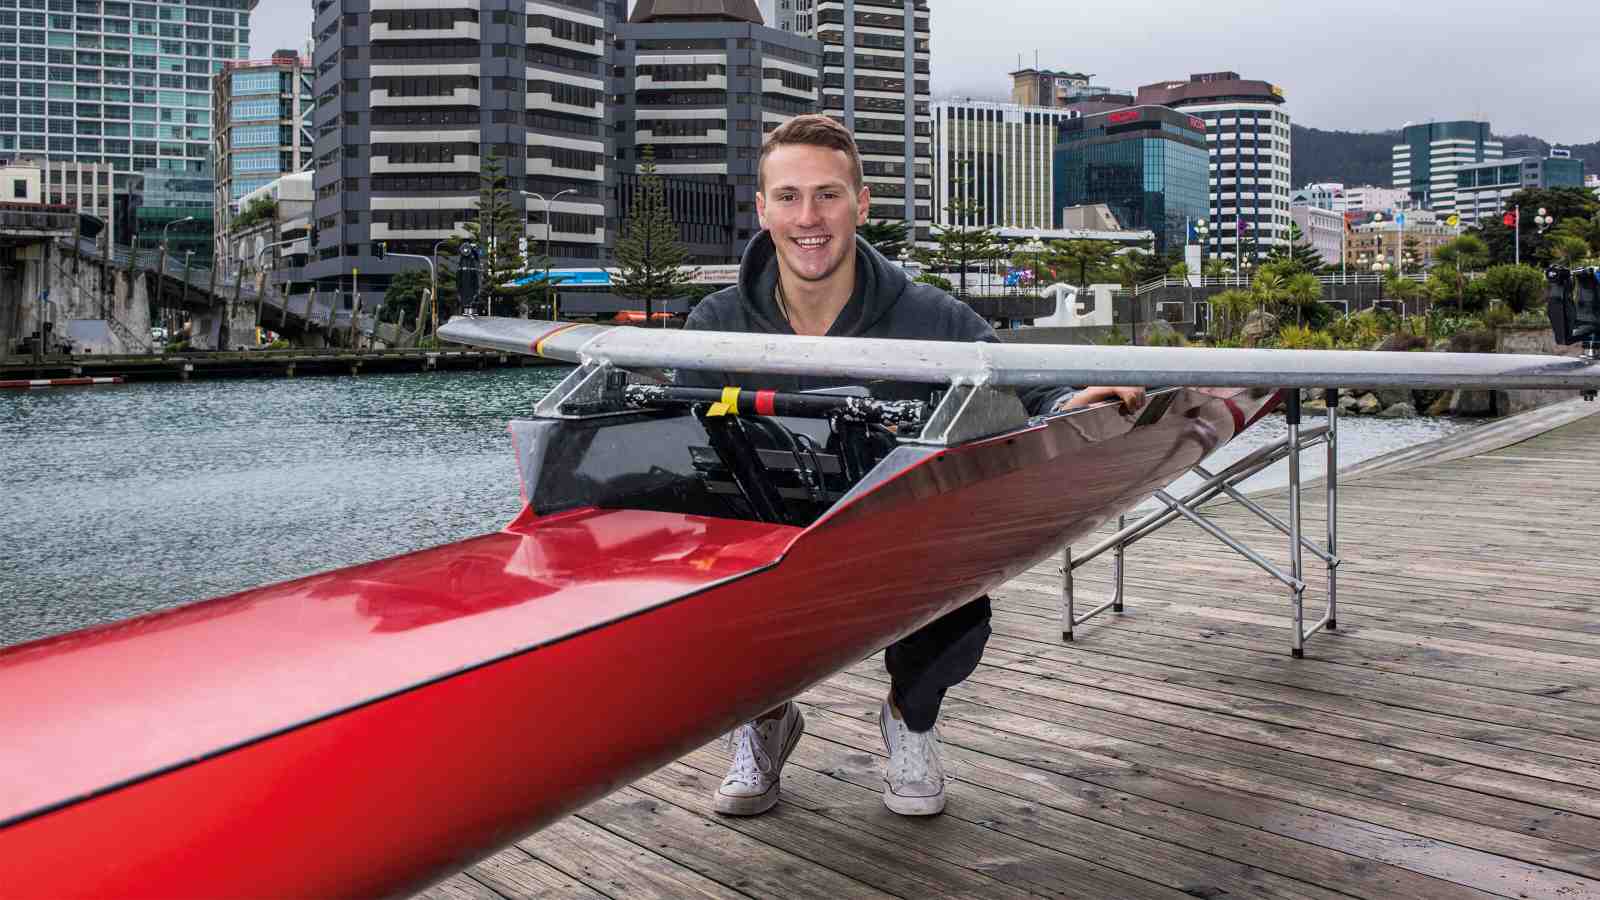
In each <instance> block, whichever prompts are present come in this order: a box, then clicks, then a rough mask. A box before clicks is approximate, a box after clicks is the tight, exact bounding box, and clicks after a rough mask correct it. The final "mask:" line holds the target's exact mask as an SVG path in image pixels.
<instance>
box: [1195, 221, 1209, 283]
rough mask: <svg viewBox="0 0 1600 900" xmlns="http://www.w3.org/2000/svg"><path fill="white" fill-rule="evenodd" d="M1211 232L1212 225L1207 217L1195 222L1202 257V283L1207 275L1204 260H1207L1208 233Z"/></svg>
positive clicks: (1196, 237)
mask: <svg viewBox="0 0 1600 900" xmlns="http://www.w3.org/2000/svg"><path fill="white" fill-rule="evenodd" d="M1210 233H1211V226H1210V225H1209V224H1207V223H1206V220H1205V219H1201V220H1200V221H1198V222H1196V223H1194V236H1195V240H1196V241H1197V242H1198V243H1199V244H1200V257H1201V263H1200V274H1201V277H1202V280H1201V282H1200V283H1201V284H1205V281H1204V280H1203V279H1204V276H1205V261H1204V260H1205V249H1206V235H1208V234H1210Z"/></svg>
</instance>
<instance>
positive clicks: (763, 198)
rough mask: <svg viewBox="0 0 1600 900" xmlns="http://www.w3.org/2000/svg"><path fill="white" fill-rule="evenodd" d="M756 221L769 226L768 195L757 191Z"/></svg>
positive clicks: (762, 225) (763, 225) (763, 226)
mask: <svg viewBox="0 0 1600 900" xmlns="http://www.w3.org/2000/svg"><path fill="white" fill-rule="evenodd" d="M756 221H757V222H759V223H761V227H762V228H765V227H767V195H766V194H763V193H762V192H760V191H756Z"/></svg>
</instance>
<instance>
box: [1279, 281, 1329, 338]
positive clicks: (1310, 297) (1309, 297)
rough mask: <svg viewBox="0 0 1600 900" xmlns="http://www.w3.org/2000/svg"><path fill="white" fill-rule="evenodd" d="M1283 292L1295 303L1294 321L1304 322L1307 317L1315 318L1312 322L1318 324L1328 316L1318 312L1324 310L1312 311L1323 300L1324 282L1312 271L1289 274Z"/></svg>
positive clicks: (1299, 323) (1297, 323)
mask: <svg viewBox="0 0 1600 900" xmlns="http://www.w3.org/2000/svg"><path fill="white" fill-rule="evenodd" d="M1283 294H1284V297H1285V298H1287V299H1288V301H1289V302H1290V303H1292V304H1294V323H1295V324H1296V325H1301V324H1304V322H1305V321H1306V320H1307V319H1311V320H1313V321H1312V322H1311V324H1312V325H1313V326H1316V325H1319V324H1321V321H1322V320H1323V319H1324V318H1326V316H1325V315H1319V314H1318V313H1321V312H1323V311H1322V310H1318V311H1317V313H1313V312H1312V310H1313V309H1316V306H1317V305H1318V304H1321V302H1322V282H1321V281H1319V280H1318V279H1317V276H1315V275H1312V274H1311V273H1310V272H1300V273H1299V274H1296V275H1291V276H1289V279H1288V281H1286V282H1285V283H1284V286H1283Z"/></svg>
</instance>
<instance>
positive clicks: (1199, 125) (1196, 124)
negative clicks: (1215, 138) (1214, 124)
mask: <svg viewBox="0 0 1600 900" xmlns="http://www.w3.org/2000/svg"><path fill="white" fill-rule="evenodd" d="M1189 127H1190V128H1193V129H1194V130H1195V131H1205V130H1206V123H1205V120H1204V119H1200V118H1196V117H1195V116H1190V117H1189Z"/></svg>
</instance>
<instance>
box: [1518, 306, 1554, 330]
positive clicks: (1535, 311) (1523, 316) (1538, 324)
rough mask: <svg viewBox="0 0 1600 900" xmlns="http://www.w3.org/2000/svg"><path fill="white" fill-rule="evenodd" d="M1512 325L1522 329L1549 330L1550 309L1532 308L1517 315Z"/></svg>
mask: <svg viewBox="0 0 1600 900" xmlns="http://www.w3.org/2000/svg"><path fill="white" fill-rule="evenodd" d="M1511 324H1513V325H1517V326H1519V327H1522V328H1549V327H1550V308H1549V307H1547V306H1534V307H1530V308H1528V309H1527V310H1524V311H1523V312H1520V313H1517V317H1516V318H1515V319H1512V320H1511Z"/></svg>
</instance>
